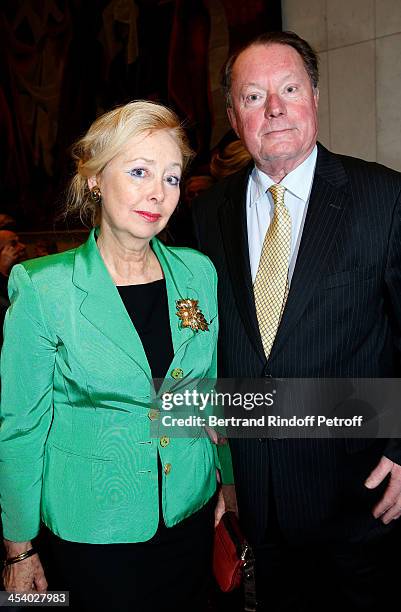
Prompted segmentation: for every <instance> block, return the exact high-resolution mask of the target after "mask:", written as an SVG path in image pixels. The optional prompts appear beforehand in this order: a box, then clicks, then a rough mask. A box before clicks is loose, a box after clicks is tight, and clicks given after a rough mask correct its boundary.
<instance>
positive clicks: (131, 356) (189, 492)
mask: <svg viewBox="0 0 401 612" xmlns="http://www.w3.org/2000/svg"><path fill="white" fill-rule="evenodd" d="M152 247H153V249H154V252H155V254H156V256H157V258H158V260H159V262H160V264H161V266H162V269H163V272H164V275H165V279H166V285H167V294H168V303H169V313H170V325H171V334H172V340H173V347H174V359H173V361H172V363H171V365H170V368H169V370H168V372H167V373H166V378H165V380H164V382H163V385H162V387H161V389H160V391H159V394H158V395H157V394H156V392H155V390H154V387H153V384H152V379H151V372H150V367H149V364H148V361H147V358H146V355H145V352H144V349H143V346H142V344H141V341H140V339H139V336H138V334H137V332H136V330H135V327H134V326H133V324H132V322H131V319H130V317H129V315H128V313H127V311H126V309H125V307H124V304H123V302H122V301H121V298H120V296H119V293H118V290H117V289H116V287H115V285H114V283H113V281H112V279H111V277H110V275H109V273H108V271H107V269H106V267H105V266H104V263H103V260H102V258H101V256H100V254H99V251H98V248H97V246H96V241H95V232H94V231H92V232H91V235H90V237H89V239H88V241H87V242H86V243H85V244H84V245H82V246H81V247H79V248H77V249H73V250H70V251H67V252H65V253H60V254H58V255H51V256H48V257H42V258H39V259H34V260H31V261H27V262H25V263H23V264H20V265H17V266H15V267H14V268H13V271H12V274H11V276H10V281H9V294H10V300H11V306H10V308H9V310H8V312H7V315H6V321H5V328H4V329H5V341H4V347H3V352H2V358H1V375H2V398H1V421H2V424H1V429H0V504H1V506H2V519H3V528H4V536H5V537H6V538H7V539H10V540H14V541H24V540H29V539H32V538H33V537H35V536H36V535H37V534H38V531H39V526H40V521H41V519H42V520H43V522H44V523H45V524H46V525H47V526H48V527H49V528H50V529H51V530H52V531H53V533H55V534H56V535H58V536H60V537H61V538H63V539H66V540H71V541H76V542H88V543H111V542H139V541H146V540H148V539H149V538H151V537H152V536H153V534H154V533H155V531H156V529H157V526H158V522H159V506H158V470H157V457H158V455H159V456H160V461H161V464H162V466H163V467H164V469H163V473H162V510H163V517H164V521H165V523H166V525H167V526H168V527H170V526H172V525H175V524H176V523H178V522H179V521H181V520H183V519H185V518H186V517H188V516H190V515H191V514H192V513H194V512H195V511H197V510H198V509H200V508H201V507H202V506H203V505H204V504H205V503H206V502H207V501H208V500H209V499H210V497H211V496H212V495H213V493H214V492H215V489H216V476H215V468H216V467H221V464H220V461H219V458H218V453H217V452H216V447H215V446H214V445H213V444H212V443H211V442H210V440H209V438H207V437H202V436H199V437H192V438H174V437H171V438H170V439H167V440H166V439H163V440H162V439H159V438H157V437H152V433H151V425H152V424H153V427H154V426H155V417H156V420H157V418H160V413H158V412H157V409H158V408H160V395H161V394H162V393H163V392H164V391H165V390H166V389H169V390H170V388H172V389H173V390H174V385H182V384H183V383H185V380H186V379H194V378H203V377H207V378H214V377H215V376H216V342H217V334H218V317H217V302H216V284H217V281H216V272H215V270H214V267H213V265H212V263H211V262H210V260H209V259H208V258H207V257H206V256H204V255H202V254H201V253H198V252H197V251H194V250H192V249H187V248H176V247H174V248H171V247H166V246H164V245H163V244H162V243H161V242H160V241H159V240H157V239H156V238H155V239H153V240H152ZM182 298H190V299H197V300H199V308H200V309H201V311H202V312H203V314H204V316H205V318H206V320H207V321H208V322H209V331H198V332H196V331H193V330H192V329H191V328H181V325H180V320H179V318H178V317H177V316H176V312H177V310H176V300H179V299H182ZM160 349H161V350H162V349H163V347H160ZM177 376H182V378H181V379H180V378H177ZM219 448H220V447H219ZM221 450H222V451H223V452H222V454H224V453H227V450H228V449H227V450H226V449H225V448H224V447H222V449H221ZM231 478H232V475H231V473H230V465H229V462H228V463H227V465H226V467H225V469H224V480H225V481H227V482H230V481H231Z"/></svg>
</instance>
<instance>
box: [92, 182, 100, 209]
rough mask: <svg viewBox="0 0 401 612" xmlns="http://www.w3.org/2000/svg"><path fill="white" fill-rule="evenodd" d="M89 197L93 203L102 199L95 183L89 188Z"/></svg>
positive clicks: (98, 202) (97, 202)
mask: <svg viewBox="0 0 401 612" xmlns="http://www.w3.org/2000/svg"><path fill="white" fill-rule="evenodd" d="M91 199H92V202H94V203H95V204H100V202H101V201H102V192H101V191H100V189H99V187H98V186H97V185H95V186H94V187H92V189H91Z"/></svg>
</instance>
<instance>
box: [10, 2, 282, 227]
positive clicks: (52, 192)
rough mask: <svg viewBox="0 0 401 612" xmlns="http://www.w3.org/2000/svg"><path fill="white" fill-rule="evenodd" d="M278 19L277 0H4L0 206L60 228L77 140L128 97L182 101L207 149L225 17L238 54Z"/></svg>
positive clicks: (33, 222)
mask: <svg viewBox="0 0 401 612" xmlns="http://www.w3.org/2000/svg"><path fill="white" fill-rule="evenodd" d="M216 19H217V21H216ZM213 20H214V21H213ZM216 24H217V25H216ZM280 24H281V14H280V1H279V0H247V2H246V3H244V2H243V0H242V1H241V0H91V1H90V2H88V1H86V0H27V1H25V0H3V2H2V4H1V8H0V31H1V36H0V73H1V75H2V79H1V82H0V151H1V159H2V163H1V164H0V212H6V213H9V214H12V215H13V216H14V217H15V216H16V217H17V219H18V223H19V226H20V228H21V229H36V228H38V229H46V228H50V227H52V225H53V219H54V216H55V211H56V208H57V205H59V204H61V203H62V193H63V188H64V186H65V182H66V180H67V177H68V175H69V173H70V172H71V167H70V162H69V153H68V147H69V146H70V145H71V144H72V142H73V141H74V140H75V139H77V138H78V137H79V136H80V135H81V134H82V133H83V132H84V131H85V130H86V129H87V128H88V126H89V124H90V123H91V122H92V121H93V120H94V118H95V117H96V116H97V115H99V114H101V113H102V112H104V111H105V110H108V109H109V108H112V107H113V106H116V105H118V104H121V103H125V102H127V101H128V100H132V99H138V98H146V99H151V100H157V101H161V102H163V103H166V104H170V105H171V106H172V107H174V108H175V110H176V111H177V112H178V113H179V114H180V116H182V117H183V118H185V119H186V120H187V125H188V128H189V132H190V136H191V140H192V144H193V146H194V148H195V149H196V151H197V153H198V158H199V159H200V160H202V159H204V158H205V159H206V157H207V155H208V152H209V148H210V142H211V138H212V130H213V122H214V121H213V120H214V118H213V110H212V109H213V103H212V100H211V90H210V73H211V66H210V59H211V58H212V57H213V56H212V54H210V53H209V51H210V45H211V41H212V37H213V36H215V34H216V31H217V34H218V32H219V29H222V28H223V26H224V29H225V30H226V31H227V32H228V39H227V40H226V42H224V45H226V46H227V54H228V52H229V51H230V50H232V49H234V48H236V47H237V46H238V45H240V44H242V43H244V42H246V40H248V39H249V38H251V37H252V36H254V35H256V34H258V33H260V32H261V31H263V30H265V29H279V28H280ZM216 27H217V30H216ZM220 55H221V54H220Z"/></svg>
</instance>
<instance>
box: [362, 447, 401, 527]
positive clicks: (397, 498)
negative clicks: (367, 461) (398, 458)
mask: <svg viewBox="0 0 401 612" xmlns="http://www.w3.org/2000/svg"><path fill="white" fill-rule="evenodd" d="M388 474H390V480H389V483H388V487H387V489H386V491H385V493H384V495H383V497H382V498H381V500H380V501H379V503H377V504H376V506H375V507H374V508H373V516H374V517H375V518H380V519H381V520H382V522H383V523H384V524H385V525H388V523H390V522H391V521H393V520H395V519H398V518H399V517H400V516H401V465H398V463H394V461H391V460H390V459H387V457H382V458H381V459H380V461H379V463H378V465H377V466H376V467H375V469H374V470H373V471H372V472H371V473H370V474H369V476H368V478H367V479H366V481H365V487H367V488H368V489H374V488H375V487H377V486H378V485H379V484H380V483H381V482H382V481H383V480H384V479H385V477H386V476H387V475H388Z"/></svg>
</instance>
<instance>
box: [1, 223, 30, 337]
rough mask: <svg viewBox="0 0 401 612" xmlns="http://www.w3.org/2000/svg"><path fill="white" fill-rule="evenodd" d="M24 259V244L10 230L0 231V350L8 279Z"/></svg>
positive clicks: (6, 306)
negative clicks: (14, 267)
mask: <svg viewBox="0 0 401 612" xmlns="http://www.w3.org/2000/svg"><path fill="white" fill-rule="evenodd" d="M24 257H25V244H23V243H22V242H20V239H19V237H18V236H17V234H15V233H14V232H12V231H10V230H0V348H1V345H2V344H3V321H4V317H5V314H6V311H7V308H8V307H9V305H10V302H9V299H8V293H7V284H8V277H9V274H10V272H11V268H12V267H13V265H14V264H16V263H19V262H20V261H22V260H23V259H24Z"/></svg>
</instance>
